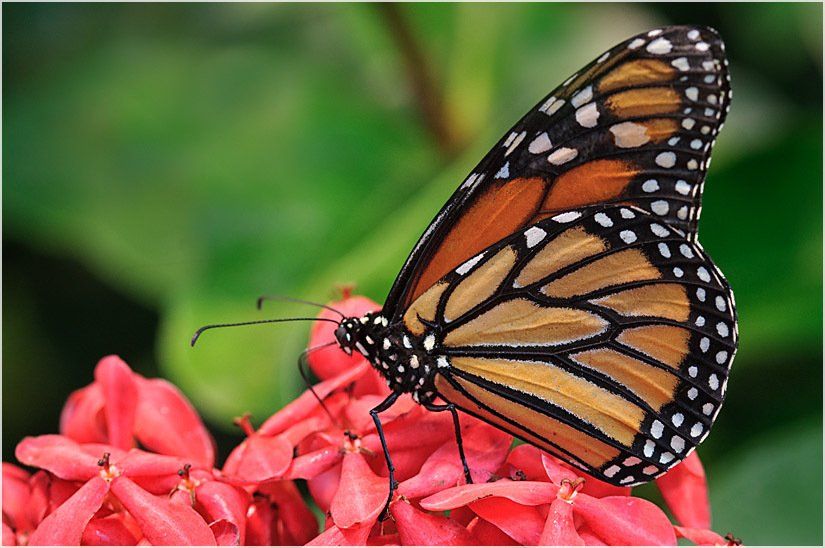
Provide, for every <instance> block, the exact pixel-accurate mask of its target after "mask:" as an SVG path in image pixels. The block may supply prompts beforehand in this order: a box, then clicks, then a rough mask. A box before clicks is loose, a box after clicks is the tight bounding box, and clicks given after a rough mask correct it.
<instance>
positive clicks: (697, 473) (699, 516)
mask: <svg viewBox="0 0 825 548" xmlns="http://www.w3.org/2000/svg"><path fill="white" fill-rule="evenodd" d="M656 484H657V485H658V486H659V490H660V491H661V492H662V497H664V499H665V502H666V503H667V505H668V508H670V511H671V512H673V516H674V517H675V518H676V519H677V520H679V523H681V524H682V525H684V526H685V527H691V528H694V529H707V528H709V527H710V501H709V500H708V486H707V481H706V479H705V469H704V467H703V466H702V461H700V460H699V455H698V454H697V453H696V451H694V452H693V453H691V454H690V455H689V456H688V457H687V458H686V459H685V460H683V461H682V462H680V463H679V464H678V465H676V466H674V467H673V468H672V469H671V470H670V471H669V472H668V473H667V474H665V475H664V476H662V477H660V478H659V479H657V480H656Z"/></svg>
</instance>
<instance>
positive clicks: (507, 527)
mask: <svg viewBox="0 0 825 548" xmlns="http://www.w3.org/2000/svg"><path fill="white" fill-rule="evenodd" d="M470 509H471V510H472V511H473V512H475V513H476V514H478V515H479V517H481V518H482V519H484V520H485V521H489V522H490V523H492V524H493V525H495V526H496V527H498V528H499V529H501V530H502V531H503V532H504V533H505V534H506V535H507V536H509V537H510V538H512V539H513V540H515V541H516V542H518V543H519V544H522V545H526V546H535V545H536V544H538V543H539V538H540V537H541V532H542V530H543V529H544V522H545V518H544V516H542V514H541V513H540V512H539V511H538V510H537V509H536V508H535V507H533V506H525V505H523V504H518V503H516V502H513V501H511V500H508V499H506V498H500V497H490V498H485V499H481V500H477V501H475V502H472V503H470Z"/></svg>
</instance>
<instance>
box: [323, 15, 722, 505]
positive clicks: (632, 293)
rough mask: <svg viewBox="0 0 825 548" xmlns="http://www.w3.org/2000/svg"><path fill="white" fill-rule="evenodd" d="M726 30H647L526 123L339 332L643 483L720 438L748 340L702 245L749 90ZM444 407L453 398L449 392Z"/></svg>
mask: <svg viewBox="0 0 825 548" xmlns="http://www.w3.org/2000/svg"><path fill="white" fill-rule="evenodd" d="M727 65H728V62H727V60H726V59H725V56H724V46H723V44H722V41H721V39H720V38H719V36H718V34H717V33H716V32H715V31H714V30H712V29H709V28H702V27H687V26H673V27H665V28H661V29H656V30H651V31H650V32H647V33H643V34H639V35H637V36H634V37H632V38H630V39H628V40H625V41H624V42H622V43H620V44H618V45H617V46H615V47H613V48H612V49H610V50H608V51H607V52H605V53H604V54H602V55H601V56H599V57H598V58H597V59H596V60H595V61H593V62H591V63H590V64H588V65H587V66H585V67H584V68H583V69H582V70H580V71H579V72H577V73H576V74H574V75H573V76H571V77H570V78H568V79H567V80H566V81H565V82H564V83H563V84H562V85H561V86H560V87H558V88H557V89H556V90H554V91H553V92H552V93H551V94H549V95H548V96H547V97H545V98H544V99H543V100H542V101H541V102H539V103H538V104H537V105H536V107H535V108H533V109H532V110H531V111H530V112H528V113H527V114H526V115H525V116H524V117H523V118H522V119H521V120H520V121H519V122H518V123H516V125H515V126H514V127H513V128H512V129H511V130H510V131H508V132H507V133H506V134H505V135H504V136H503V137H502V138H501V139H500V140H499V142H498V143H497V144H496V145H495V146H494V147H493V149H492V150H491V151H490V152H489V153H488V154H487V155H486V156H485V157H484V159H482V160H481V162H480V163H479V164H478V165H477V166H476V168H475V169H473V171H472V172H471V173H470V175H469V176H468V177H467V179H466V180H465V181H464V182H463V183H462V184H461V185H460V186H459V188H458V189H457V190H456V191H455V193H454V194H453V195H452V197H451V198H450V199H449V200H448V202H447V203H446V204H445V205H444V206H443V207H442V209H441V211H440V212H439V213H438V214H437V215H436V217H435V219H434V220H433V221H432V222H431V223H430V225H429V226H428V227H427V229H426V230H425V231H424V233H423V235H422V236H421V238H420V240H419V241H418V243H417V244H416V245H415V247H414V248H413V250H412V252H411V253H410V255H409V257H408V259H407V261H406V263H405V264H404V266H403V267H402V269H401V272H400V273H399V275H398V277H397V278H396V280H395V283H394V284H393V286H392V288H391V289H390V292H389V295H388V297H387V299H386V302H385V304H384V306H383V309H382V310H381V311H379V312H375V313H368V314H366V315H364V316H362V317H358V318H343V319H342V320H341V321H340V322H338V326H337V328H336V330H335V338H336V340H337V343H338V344H339V345H340V347H341V348H342V349H343V350H344V351H345V352H347V353H349V354H351V353H353V352H358V353H360V354H362V355H363V356H364V357H365V358H367V359H368V360H369V361H370V362H371V363H372V365H373V366H374V367H375V369H377V370H378V371H379V372H380V373H381V374H382V375H383V376H384V378H385V379H386V381H387V383H388V384H389V386H390V388H391V393H390V395H389V396H388V397H387V398H386V400H384V401H383V402H382V403H381V404H379V405H378V406H376V407H375V408H374V409H373V410H372V411H371V412H370V413H371V415H372V417H373V420H374V422H375V425H376V428H377V430H378V434H379V437H380V439H381V442H382V446H383V451H384V456H385V458H386V460H387V465H388V469H389V472H390V478H389V479H390V495H392V492H393V490H394V488H395V482H394V476H393V471H394V469H393V466H392V459H391V456H390V451H389V448H388V447H387V444H386V441H385V439H384V434H383V429H382V426H381V421H380V419H379V413H381V412H382V411H385V410H387V409H388V408H389V407H390V406H391V405H392V404H393V403H394V402H395V401H396V399H397V398H398V397H399V395H400V394H403V393H410V394H411V395H412V397H413V399H415V401H417V402H418V403H420V404H421V405H424V406H425V407H426V408H427V409H430V410H433V411H449V412H451V413H452V416H453V421H454V424H455V430H456V436H457V443H458V448H459V454H460V456H461V459H462V463H463V464H464V474H465V477H466V480H467V481H468V482H471V481H472V479H471V477H470V473H469V470H468V468H467V465H466V459H465V458H464V452H463V448H462V446H461V437H460V429H459V418H458V414H457V412H456V409H460V410H462V411H464V412H466V413H470V414H472V415H475V416H476V417H478V418H480V419H482V420H484V421H487V422H488V423H491V424H493V425H495V426H497V427H499V428H501V429H503V430H505V431H508V432H509V433H511V434H513V435H515V436H517V437H519V438H521V439H523V440H524V441H526V442H529V443H532V444H534V445H536V446H537V447H539V448H541V449H544V450H546V451H548V452H550V453H552V454H554V455H556V456H557V457H559V458H561V459H563V460H565V461H567V462H568V463H570V464H571V465H573V466H575V467H577V468H579V469H581V470H582V471H584V472H586V473H588V474H590V475H592V476H595V477H596V478H599V479H601V480H603V481H606V482H609V483H612V484H615V485H623V486H632V485H637V484H640V483H644V482H647V481H650V480H652V479H653V478H656V477H658V476H660V475H661V474H664V473H665V472H666V471H667V470H668V469H669V468H671V467H673V466H674V465H676V464H677V463H678V462H680V461H681V460H683V459H684V458H685V457H687V455H688V454H690V452H691V451H692V450H693V449H694V448H695V447H696V445H698V444H699V443H700V442H701V441H702V440H704V438H705V437H706V436H707V435H708V433H709V431H710V428H711V425H712V424H713V422H714V420H715V419H716V416H717V415H718V413H719V409H720V407H721V404H722V402H723V399H724V395H725V390H726V386H727V380H728V372H729V370H730V366H731V363H732V361H733V358H734V354H735V352H736V348H737V339H738V332H737V318H736V311H735V304H734V299H733V293H732V292H731V289H730V287H729V285H728V283H727V281H726V280H725V278H724V277H723V276H722V273H721V272H720V271H719V269H718V268H717V267H716V266H715V265H714V264H713V262H712V261H711V259H710V258H709V257H708V255H707V254H706V253H705V252H704V251H703V249H702V247H701V245H700V244H699V243H698V239H697V225H698V220H699V214H700V210H701V197H702V190H703V186H704V179H705V173H706V170H707V168H708V166H709V165H710V153H711V148H712V147H713V145H714V143H715V139H716V136H717V135H718V133H719V130H720V129H721V128H722V125H723V122H724V119H725V115H726V113H727V111H728V110H729V101H730V98H731V91H730V82H729V76H728V70H727ZM438 399H440V400H443V402H444V403H437V400H438Z"/></svg>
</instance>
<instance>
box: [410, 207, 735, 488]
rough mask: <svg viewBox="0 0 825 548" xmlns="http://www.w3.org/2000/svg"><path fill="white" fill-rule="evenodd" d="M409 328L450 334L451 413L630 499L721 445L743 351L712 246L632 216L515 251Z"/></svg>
mask: <svg viewBox="0 0 825 548" xmlns="http://www.w3.org/2000/svg"><path fill="white" fill-rule="evenodd" d="M403 321H404V324H405V327H406V328H407V329H408V330H409V331H411V332H412V333H415V334H417V335H423V334H425V333H427V334H429V333H433V334H434V335H435V339H436V348H437V349H438V350H437V352H438V353H439V355H442V356H443V357H444V358H446V361H445V360H444V359H440V360H437V363H439V364H440V367H439V369H438V372H439V374H438V375H437V376H436V388H437V391H438V393H439V395H440V396H441V397H442V398H444V399H445V400H447V401H450V402H452V403H454V404H456V405H457V406H459V407H461V408H462V409H464V410H465V411H467V412H469V413H472V414H474V415H477V416H478V417H480V418H482V419H484V420H487V421H489V422H491V423H493V424H496V425H498V426H500V427H502V428H503V429H505V430H508V431H510V432H511V433H513V434H515V435H517V436H519V437H521V438H522V439H524V440H526V441H528V442H531V443H533V444H535V445H537V446H539V447H541V448H543V449H546V450H548V451H550V452H552V453H554V454H556V455H557V456H559V457H561V458H563V459H565V460H567V461H568V462H570V463H571V464H573V465H575V466H578V467H580V468H582V469H583V470H585V471H587V472H588V473H590V474H592V475H594V476H596V477H598V478H600V479H603V480H605V481H608V482H611V483H615V484H620V485H635V484H638V483H643V482H646V481H649V480H651V479H653V478H655V477H657V476H659V475H661V474H663V473H664V472H665V471H667V470H668V469H669V468H670V467H672V466H674V465H675V464H677V463H678V462H679V461H680V460H682V459H684V458H685V457H686V456H687V455H688V454H689V453H690V451H691V450H692V449H693V447H695V446H696V445H697V444H698V443H700V442H701V441H702V440H703V439H704V438H705V436H707V434H708V432H709V431H710V427H711V425H712V423H713V421H714V419H715V418H716V415H717V413H718V412H719V408H720V406H721V404H722V401H723V398H724V394H725V388H726V385H727V379H728V372H729V369H730V365H731V362H732V360H733V356H734V353H735V351H736V344H737V327H736V314H735V310H734V301H733V294H732V293H731V290H730V288H729V286H728V284H727V282H726V281H725V279H724V278H723V276H722V274H721V273H720V272H719V270H718V269H717V268H716V267H715V266H714V264H713V263H712V262H711V260H710V259H709V258H708V257H707V255H706V254H705V253H704V252H703V251H702V248H701V246H699V245H698V244H697V243H695V242H691V241H689V240H687V239H686V238H685V237H684V235H683V234H681V232H680V231H678V230H676V229H674V228H672V227H668V226H667V225H666V224H665V223H663V222H662V221H661V220H660V219H659V218H657V217H656V216H655V215H652V214H649V213H647V212H645V211H643V210H641V209H639V208H634V207H630V206H628V207H625V206H602V207H597V208H589V209H586V210H583V211H571V212H565V213H562V214H558V215H555V216H554V217H551V218H548V219H545V220H542V221H540V222H539V223H537V224H535V225H533V226H530V227H528V228H525V229H524V230H521V231H519V232H518V233H516V234H515V235H511V236H510V237H508V238H505V239H504V240H503V241H501V242H499V243H497V244H495V245H493V246H491V247H490V248H488V249H486V250H484V251H483V252H482V253H480V254H478V255H477V256H475V257H473V258H472V259H470V260H469V261H467V262H465V263H464V264H462V265H460V266H459V267H458V268H456V269H454V270H453V271H451V272H450V273H448V274H447V275H446V276H444V277H443V278H442V279H441V280H440V281H439V282H438V283H436V284H434V285H433V286H432V287H431V288H430V289H429V290H428V291H427V292H425V293H424V294H422V296H421V297H419V298H418V299H417V300H416V301H415V302H414V303H413V305H412V306H411V307H410V309H409V312H408V314H406V315H405V316H404V320H403Z"/></svg>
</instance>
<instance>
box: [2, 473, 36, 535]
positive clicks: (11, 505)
mask: <svg viewBox="0 0 825 548" xmlns="http://www.w3.org/2000/svg"><path fill="white" fill-rule="evenodd" d="M29 499H30V487H29V474H28V473H27V472H26V471H25V470H23V469H22V468H18V467H17V466H15V465H13V464H9V463H7V462H4V463H3V518H4V519H6V518H8V519H9V520H10V525H12V526H13V527H14V528H15V529H17V530H26V529H28V527H29V520H28V512H27V508H28V506H29Z"/></svg>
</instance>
